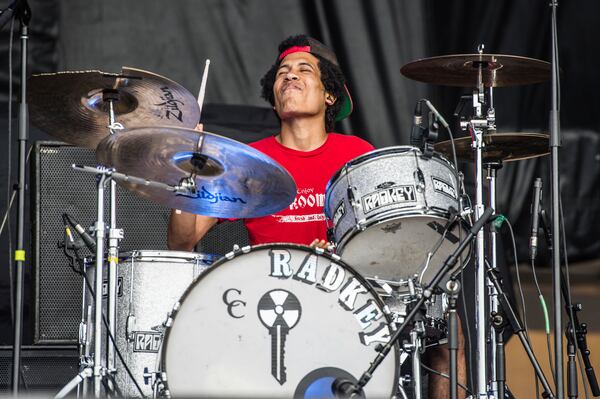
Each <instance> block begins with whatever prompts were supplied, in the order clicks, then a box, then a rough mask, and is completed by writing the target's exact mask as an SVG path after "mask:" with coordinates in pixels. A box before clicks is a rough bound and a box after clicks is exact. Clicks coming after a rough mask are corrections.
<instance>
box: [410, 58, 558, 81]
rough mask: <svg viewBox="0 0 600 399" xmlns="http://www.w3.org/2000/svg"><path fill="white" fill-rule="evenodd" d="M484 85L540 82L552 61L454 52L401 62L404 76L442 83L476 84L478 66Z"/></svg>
mask: <svg viewBox="0 0 600 399" xmlns="http://www.w3.org/2000/svg"><path fill="white" fill-rule="evenodd" d="M480 69H481V77H482V83H483V85H484V86H485V87H504V86H515V85H524V84H532V83H540V82H543V81H545V80H548V79H550V76H551V64H550V63H549V62H546V61H541V60H537V59H534V58H527V57H519V56H514V55H503V54H453V55H443V56H440V57H431V58H423V59H420V60H417V61H413V62H410V63H408V64H406V65H404V66H403V67H402V68H401V69H400V72H401V73H402V74H403V75H404V76H406V77H407V78H410V79H413V80H418V81H420V82H425V83H433V84H437V85H442V86H458V87H471V88H473V87H477V82H478V75H479V70H480Z"/></svg>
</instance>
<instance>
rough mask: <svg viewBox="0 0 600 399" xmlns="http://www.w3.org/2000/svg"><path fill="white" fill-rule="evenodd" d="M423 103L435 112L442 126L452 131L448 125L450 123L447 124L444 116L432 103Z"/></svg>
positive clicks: (427, 101)
mask: <svg viewBox="0 0 600 399" xmlns="http://www.w3.org/2000/svg"><path fill="white" fill-rule="evenodd" d="M423 102H424V103H425V105H427V108H429V110H430V111H431V112H433V114H434V115H435V117H436V118H437V119H438V121H440V123H441V124H442V126H444V127H445V128H446V129H450V126H449V125H448V122H446V120H445V119H444V117H443V116H442V114H440V113H439V112H438V110H437V109H435V107H434V106H433V104H432V103H431V102H429V100H427V99H425V100H423Z"/></svg>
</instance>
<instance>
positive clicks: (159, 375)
mask: <svg viewBox="0 0 600 399" xmlns="http://www.w3.org/2000/svg"><path fill="white" fill-rule="evenodd" d="M151 374H152V377H153V383H152V386H153V387H154V389H153V391H154V397H155V398H171V392H169V389H168V388H167V387H166V385H165V382H166V381H167V373H165V372H164V371H163V372H156V373H151ZM144 379H145V374H144Z"/></svg>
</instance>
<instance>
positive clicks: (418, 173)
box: [414, 169, 425, 193]
mask: <svg viewBox="0 0 600 399" xmlns="http://www.w3.org/2000/svg"><path fill="white" fill-rule="evenodd" d="M414 178H415V182H416V186H417V191H418V192H420V193H422V192H424V191H425V175H424V174H423V171H422V170H421V169H417V170H415V174H414Z"/></svg>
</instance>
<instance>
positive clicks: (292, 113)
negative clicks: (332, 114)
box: [273, 52, 333, 120]
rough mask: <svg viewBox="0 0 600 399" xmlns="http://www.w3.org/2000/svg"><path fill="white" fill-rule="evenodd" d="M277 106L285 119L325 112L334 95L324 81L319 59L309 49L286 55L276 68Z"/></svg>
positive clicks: (275, 93) (275, 91) (274, 89)
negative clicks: (329, 93)
mask: <svg viewBox="0 0 600 399" xmlns="http://www.w3.org/2000/svg"><path fill="white" fill-rule="evenodd" d="M273 94H274V97H275V110H276V111H277V114H278V115H279V117H280V118H281V119H282V120H285V119H289V118H293V117H297V116H310V115H319V114H322V115H324V114H325V109H326V108H327V105H330V104H332V103H333V98H332V97H331V96H329V95H328V94H327V93H326V92H325V87H324V86H323V82H321V71H320V70H319V60H318V59H317V58H316V57H315V56H313V55H312V54H309V53H303V52H298V53H292V54H289V55H287V56H286V57H285V58H284V59H283V60H281V64H280V65H279V69H278V70H277V75H276V77H275V84H274V85H273Z"/></svg>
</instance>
